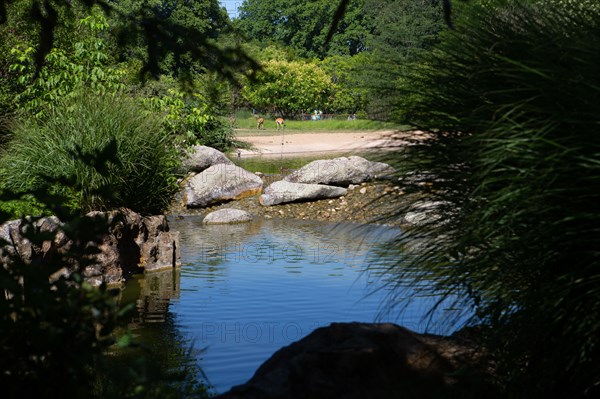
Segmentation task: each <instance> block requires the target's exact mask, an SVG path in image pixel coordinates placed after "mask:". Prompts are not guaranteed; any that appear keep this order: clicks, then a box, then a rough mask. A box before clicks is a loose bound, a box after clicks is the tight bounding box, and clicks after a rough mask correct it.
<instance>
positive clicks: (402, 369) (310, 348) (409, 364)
mask: <svg viewBox="0 0 600 399" xmlns="http://www.w3.org/2000/svg"><path fill="white" fill-rule="evenodd" d="M480 359H484V356H482V352H481V351H478V350H477V349H475V347H474V346H470V345H468V344H467V342H466V341H463V340H460V339H455V338H451V337H443V336H435V335H428V334H417V333H415V332H412V331H410V330H408V329H406V328H403V327H400V326H398V325H395V324H390V323H382V324H370V323H332V324H331V325H329V326H327V327H323V328H319V329H317V330H315V331H313V332H312V333H311V334H309V335H308V336H306V337H305V338H303V339H301V340H300V341H297V342H294V343H292V344H291V345H289V346H287V347H284V348H282V349H280V350H278V351H277V352H275V353H274V354H273V355H272V356H271V357H270V358H269V359H268V360H267V361H266V362H264V363H263V364H262V365H261V366H260V367H259V368H258V370H257V371H256V373H255V374H254V376H253V377H252V378H251V379H250V380H249V381H248V382H246V383H245V384H242V385H239V386H235V387H233V388H232V389H231V390H229V391H228V392H225V393H223V394H221V395H219V396H217V397H216V399H241V398H247V399H250V398H252V399H255V398H256V399H258V398H260V399H274V398H295V399H304V398H306V399H309V398H310V399H320V398H345V399H364V398H379V399H387V398H390V399H396V398H409V399H417V398H418V399H423V398H432V399H433V398H447V397H457V398H458V397H465V396H461V395H460V394H459V393H460V392H461V391H460V389H461V388H462V387H464V388H465V389H466V390H467V391H466V392H470V393H472V394H474V393H475V391H474V386H475V388H478V389H480V390H481V392H478V394H479V395H474V397H475V396H484V397H490V396H491V394H492V391H490V390H488V387H486V386H485V379H484V378H482V376H484V375H485V371H483V372H481V373H478V372H471V373H470V374H469V373H460V372H458V371H459V370H461V367H462V366H469V365H473V364H475V363H476V362H477V361H479V360H480ZM471 370H472V369H471ZM474 382H477V383H478V385H474V384H473V383H474ZM486 394H487V395H486Z"/></svg>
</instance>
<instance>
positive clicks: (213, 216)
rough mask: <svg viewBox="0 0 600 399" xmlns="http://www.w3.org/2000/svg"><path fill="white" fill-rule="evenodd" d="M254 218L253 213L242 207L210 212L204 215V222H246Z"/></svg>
mask: <svg viewBox="0 0 600 399" xmlns="http://www.w3.org/2000/svg"><path fill="white" fill-rule="evenodd" d="M252 219H253V217H252V215H251V214H249V213H248V212H246V211H242V210H241V209H233V208H226V209H219V210H216V211H214V212H211V213H209V214H208V215H206V216H205V217H204V219H203V220H202V223H204V224H229V223H245V222H250V221H251V220H252Z"/></svg>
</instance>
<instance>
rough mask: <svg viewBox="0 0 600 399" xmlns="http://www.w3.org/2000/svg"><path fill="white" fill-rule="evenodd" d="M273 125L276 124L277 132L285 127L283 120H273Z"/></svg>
mask: <svg viewBox="0 0 600 399" xmlns="http://www.w3.org/2000/svg"><path fill="white" fill-rule="evenodd" d="M275 123H276V124H277V130H279V128H282V129H283V128H284V127H285V121H284V120H283V118H277V119H275Z"/></svg>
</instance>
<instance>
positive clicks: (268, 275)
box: [132, 216, 435, 393]
mask: <svg viewBox="0 0 600 399" xmlns="http://www.w3.org/2000/svg"><path fill="white" fill-rule="evenodd" d="M169 224H170V226H171V229H172V230H178V231H179V232H180V234H181V237H180V249H181V261H182V266H181V269H180V270H177V271H176V272H175V274H173V275H168V276H167V277H166V278H164V277H161V278H158V277H157V276H154V277H153V276H152V275H149V276H145V277H143V278H142V279H139V278H138V279H136V280H134V282H133V283H132V284H136V285H137V286H138V290H139V286H140V285H141V286H143V289H142V290H141V292H140V294H139V295H140V299H138V310H140V312H141V316H140V318H139V320H138V330H137V333H138V334H143V330H144V328H145V327H144V326H145V325H146V326H147V325H150V324H154V325H156V324H157V323H156V322H161V321H163V320H167V319H168V320H173V322H170V323H166V324H169V325H172V326H173V327H172V328H175V329H176V330H177V335H178V336H184V337H186V338H187V339H190V340H191V341H192V342H193V345H194V348H196V353H195V357H196V360H197V362H198V365H199V366H200V368H201V369H202V371H203V372H204V374H205V378H206V379H207V380H208V383H209V384H210V385H211V386H212V387H213V391H214V392H217V393H220V392H224V391H226V390H227V389H229V388H231V387H232V386H234V385H237V384H241V383H244V382H245V381H247V380H248V379H249V378H250V377H252V375H253V373H254V371H255V370H256V369H257V368H258V366H259V365H260V364H261V363H263V362H264V361H265V360H266V359H268V358H269V357H270V356H271V354H273V353H274V352H275V351H276V350H278V349H279V348H281V347H283V346H286V345H289V344H290V343H292V342H294V341H297V340H299V339H301V338H302V337H304V336H306V335H308V334H309V333H310V332H312V331H313V330H314V329H315V328H318V327H322V326H326V325H328V324H330V323H332V322H349V321H362V322H374V321H378V322H386V321H391V322H395V323H398V324H401V325H403V326H405V327H408V328H410V329H413V330H415V331H418V332H424V330H425V325H424V322H422V316H423V315H424V313H425V311H426V310H427V309H428V308H429V305H430V304H431V301H424V300H417V301H413V303H412V304H411V306H410V307H409V308H408V309H407V311H406V312H404V313H402V316H401V317H400V318H398V315H390V314H387V313H386V312H385V309H386V308H385V298H386V295H387V293H388V291H386V289H384V288H382V286H383V285H382V281H383V278H382V276H381V273H379V272H378V270H384V269H385V268H386V267H387V266H389V265H390V264H392V263H396V262H401V259H399V257H398V255H397V253H394V252H393V251H389V250H388V246H387V245H386V244H387V243H388V242H390V241H391V240H393V238H394V237H396V236H397V235H398V234H401V231H400V230H398V229H393V228H387V227H383V226H364V225H354V224H337V225H334V224H327V223H322V222H314V221H300V220H258V221H255V222H252V223H249V224H240V225H213V226H203V225H202V223H201V217H199V216H189V217H185V218H184V219H182V220H170V221H169ZM373 262H376V263H377V265H378V266H377V267H375V268H373V270H371V271H369V272H367V271H366V269H367V266H368V265H369V264H373ZM429 332H432V330H431V329H429ZM433 332H435V331H433Z"/></svg>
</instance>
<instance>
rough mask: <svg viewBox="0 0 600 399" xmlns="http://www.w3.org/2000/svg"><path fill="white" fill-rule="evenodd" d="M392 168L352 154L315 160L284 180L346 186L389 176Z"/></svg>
mask: <svg viewBox="0 0 600 399" xmlns="http://www.w3.org/2000/svg"><path fill="white" fill-rule="evenodd" d="M394 172H395V170H394V168H392V167H391V166H390V165H388V164H386V163H383V162H373V161H368V160H366V159H364V158H362V157H359V156H356V155H352V156H350V157H339V158H334V159H326V160H317V161H313V162H310V163H309V164H308V165H306V166H304V167H302V168H300V169H298V170H297V171H295V172H294V173H292V174H290V175H288V176H286V177H285V179H284V180H286V181H289V182H294V183H309V184H333V185H336V186H348V185H350V184H360V183H363V182H366V181H370V180H373V179H378V178H385V177H388V176H391V175H392V174H393V173H394Z"/></svg>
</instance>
